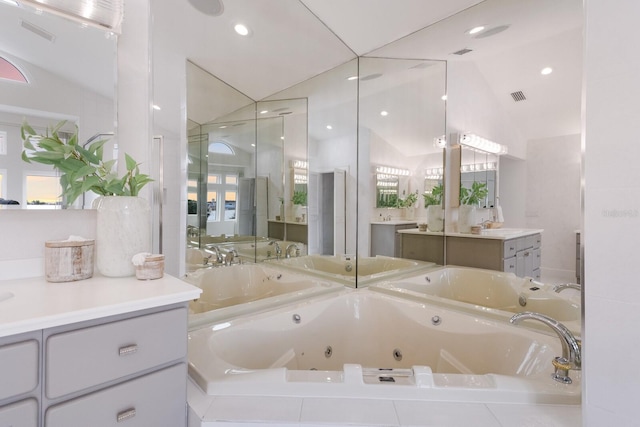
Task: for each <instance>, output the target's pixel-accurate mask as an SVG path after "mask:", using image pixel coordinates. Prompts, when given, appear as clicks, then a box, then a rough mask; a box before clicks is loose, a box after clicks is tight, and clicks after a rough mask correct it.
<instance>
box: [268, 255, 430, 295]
mask: <svg viewBox="0 0 640 427" xmlns="http://www.w3.org/2000/svg"><path fill="white" fill-rule="evenodd" d="M267 262H268V263H270V264H273V265H274V266H277V267H282V268H284V269H287V270H293V271H297V272H299V273H303V274H309V275H312V276H315V277H320V278H324V279H326V280H331V281H334V282H338V283H342V284H344V285H347V286H349V287H355V284H356V274H357V283H358V286H365V285H368V284H370V283H373V282H376V281H379V280H383V279H391V278H393V277H399V276H400V275H405V274H408V273H411V272H418V271H422V270H426V269H429V268H433V267H434V266H435V264H434V263H432V262H425V261H417V260H412V259H404V258H394V257H388V256H382V255H377V256H374V257H356V256H355V255H307V256H302V257H295V258H288V259H279V260H268V261H267Z"/></svg>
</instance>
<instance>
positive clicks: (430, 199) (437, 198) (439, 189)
mask: <svg viewBox="0 0 640 427" xmlns="http://www.w3.org/2000/svg"><path fill="white" fill-rule="evenodd" d="M443 192H444V186H443V185H442V184H438V185H436V186H435V187H433V188H432V189H431V193H424V194H423V195H422V197H423V198H424V207H425V208H426V207H429V206H431V205H441V204H442V194H443Z"/></svg>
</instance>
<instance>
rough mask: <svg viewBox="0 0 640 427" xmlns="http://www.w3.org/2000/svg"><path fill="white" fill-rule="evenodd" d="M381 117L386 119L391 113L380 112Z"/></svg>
mask: <svg viewBox="0 0 640 427" xmlns="http://www.w3.org/2000/svg"><path fill="white" fill-rule="evenodd" d="M380 115H381V116H383V117H385V116H388V115H389V112H388V111H380Z"/></svg>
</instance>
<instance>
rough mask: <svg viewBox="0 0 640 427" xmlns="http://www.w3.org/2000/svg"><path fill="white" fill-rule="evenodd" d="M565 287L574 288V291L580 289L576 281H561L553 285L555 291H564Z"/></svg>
mask: <svg viewBox="0 0 640 427" xmlns="http://www.w3.org/2000/svg"><path fill="white" fill-rule="evenodd" d="M565 289H575V290H576V291H580V290H582V287H581V286H580V285H578V284H576V283H561V284H560V285H556V286H554V287H553V290H554V291H556V292H557V293H560V292H562V291H564V290H565Z"/></svg>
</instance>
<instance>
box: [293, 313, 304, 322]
mask: <svg viewBox="0 0 640 427" xmlns="http://www.w3.org/2000/svg"><path fill="white" fill-rule="evenodd" d="M291 318H292V319H293V323H300V321H301V320H302V318H301V317H300V315H299V314H294V315H293V316H291Z"/></svg>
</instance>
